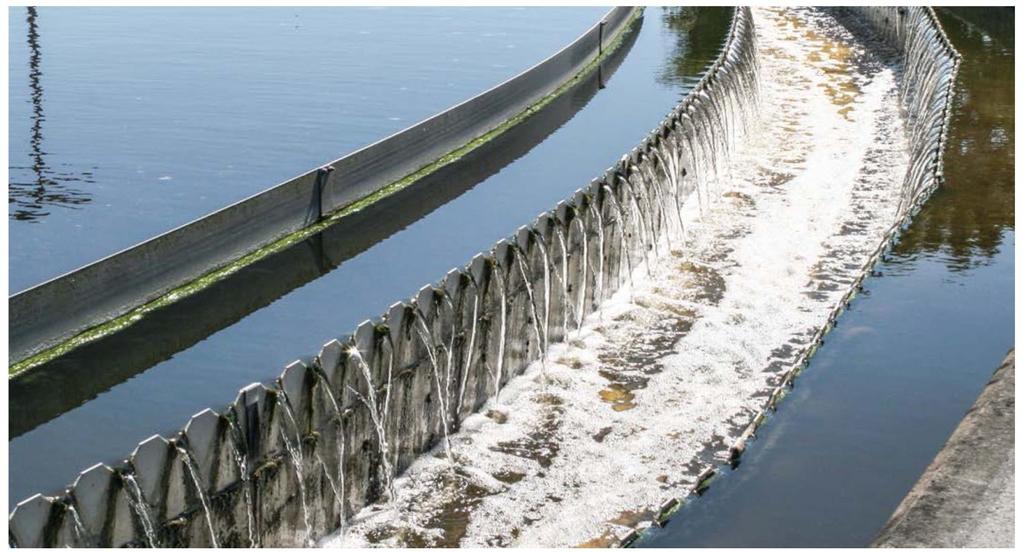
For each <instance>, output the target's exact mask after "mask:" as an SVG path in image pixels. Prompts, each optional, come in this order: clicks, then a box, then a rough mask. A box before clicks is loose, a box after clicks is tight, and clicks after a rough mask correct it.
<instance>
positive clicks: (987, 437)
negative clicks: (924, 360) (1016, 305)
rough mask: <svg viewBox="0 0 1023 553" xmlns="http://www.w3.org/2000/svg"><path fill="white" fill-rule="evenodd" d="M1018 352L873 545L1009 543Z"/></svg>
mask: <svg viewBox="0 0 1023 553" xmlns="http://www.w3.org/2000/svg"><path fill="white" fill-rule="evenodd" d="M1015 384H1016V355H1015V350H1013V351H1010V352H1009V354H1008V356H1006V358H1005V360H1004V361H1002V365H1001V366H1000V367H998V370H996V371H995V374H994V376H992V378H991V381H990V382H988V385H987V386H986V387H985V388H984V391H983V392H981V394H980V396H979V397H978V398H977V401H976V403H974V404H973V407H972V408H971V409H970V410H969V412H967V414H966V416H965V417H964V418H963V420H962V422H961V423H959V426H958V427H957V428H956V429H955V431H954V432H953V433H952V436H951V437H950V438H949V439H948V442H946V443H945V446H944V447H943V448H942V450H941V451H940V452H939V453H938V455H937V456H936V457H935V458H934V461H932V462H931V465H930V466H929V467H927V470H926V471H924V474H923V476H921V477H920V480H918V481H917V483H916V484H915V485H914V486H913V489H912V490H910V492H909V494H908V495H906V498H905V499H903V500H902V503H900V504H899V506H898V508H896V509H895V513H894V514H893V515H892V517H891V518H890V519H889V520H888V523H887V524H886V525H885V527H884V528H883V529H882V530H881V533H880V534H879V535H878V537H877V538H876V539H875V540H874V543H873V544H872V545H873V546H874V547H1013V545H1014V542H1015V530H1014V523H1015V510H1014V500H1015V493H1014V489H1015V488H1014V486H1015V462H1014V455H1015V438H1014V415H1015V401H1016V396H1015Z"/></svg>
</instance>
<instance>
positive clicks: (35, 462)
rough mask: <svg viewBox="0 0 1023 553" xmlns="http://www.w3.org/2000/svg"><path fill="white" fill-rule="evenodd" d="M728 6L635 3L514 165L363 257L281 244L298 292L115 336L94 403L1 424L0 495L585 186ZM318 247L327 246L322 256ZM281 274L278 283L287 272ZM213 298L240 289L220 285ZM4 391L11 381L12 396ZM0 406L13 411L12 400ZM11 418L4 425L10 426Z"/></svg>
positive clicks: (188, 410)
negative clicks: (629, 17)
mask: <svg viewBox="0 0 1023 553" xmlns="http://www.w3.org/2000/svg"><path fill="white" fill-rule="evenodd" d="M730 14H731V10H730V9H726V8H706V9H705V8H700V9H673V10H662V9H660V8H650V9H647V11H646V15H645V18H644V21H643V22H642V25H641V26H639V27H638V28H637V29H636V31H635V34H634V36H633V38H632V39H631V40H630V41H629V44H628V45H627V46H628V47H629V49H628V51H627V55H626V56H625V58H624V60H623V61H622V62H621V65H620V67H618V69H617V71H616V72H614V74H613V76H612V77H611V78H610V79H609V80H608V81H607V82H606V83H605V85H606V87H605V88H603V89H602V90H600V91H599V92H597V91H596V90H595V87H594V90H591V91H588V92H587V91H581V92H580V93H578V94H575V95H572V97H570V98H567V99H566V100H565V102H567V104H568V105H567V106H566V107H563V109H560V111H559V112H558V113H559V115H552V117H562V118H564V120H563V121H562V120H560V119H558V120H556V121H555V123H556V128H555V129H540V130H539V131H536V132H537V133H539V134H540V135H541V136H539V137H537V141H539V144H538V145H536V146H535V147H533V148H532V149H531V150H529V149H528V148H522V146H521V145H511V147H513V148H521V149H522V151H521V152H513V153H512V154H506V155H510V156H512V157H514V158H517V159H511V160H509V159H501V160H499V161H495V160H494V159H485V160H481V161H480V163H478V164H474V171H476V172H480V173H483V174H482V175H481V182H478V183H475V182H473V183H470V184H467V185H465V187H464V189H459V190H457V191H456V192H454V193H452V194H451V195H452V196H453V197H452V198H449V199H444V201H445V202H446V203H443V204H442V205H438V206H436V207H433V206H430V207H428V208H424V209H426V210H432V211H430V212H429V213H424V214H423V215H424V216H423V217H422V218H420V219H418V220H415V221H414V222H412V223H411V224H409V223H405V222H398V223H393V225H394V227H395V228H389V229H385V230H384V231H382V232H381V237H380V239H379V241H374V242H373V243H372V244H369V245H364V246H362V247H365V248H368V249H365V250H364V251H363V250H360V249H359V248H356V247H354V246H350V245H348V244H347V243H345V244H342V245H341V246H332V245H331V244H332V243H334V242H336V241H337V240H338V237H337V236H332V235H331V234H330V233H324V235H323V236H320V237H316V238H314V239H311V240H309V241H307V243H306V244H303V245H301V246H300V247H296V248H294V249H292V251H290V252H288V253H287V254H284V255H286V256H292V257H291V258H290V259H291V261H289V262H288V263H287V266H288V267H292V268H298V267H311V268H310V271H311V272H312V273H313V274H314V275H318V274H321V273H325V274H323V276H320V277H319V278H315V277H309V279H308V282H306V281H305V280H303V279H302V278H299V279H298V280H299V282H297V283H296V284H295V286H298V288H295V289H294V290H291V291H288V292H286V293H285V292H280V293H283V294H284V295H283V296H281V297H279V299H278V297H277V296H273V297H272V298H271V299H268V300H267V302H272V303H269V305H267V306H265V307H263V306H262V305H256V306H253V307H252V309H254V311H252V312H251V313H244V314H242V315H239V320H237V322H234V321H232V322H233V324H231V325H230V326H227V327H226V328H223V329H217V330H215V331H213V332H214V333H213V334H211V335H210V336H208V337H203V338H204V339H200V341H198V342H196V343H194V344H192V343H189V344H186V345H184V346H183V347H182V351H179V352H176V351H172V352H170V353H168V354H160V355H159V356H158V357H160V359H157V360H153V359H151V358H150V356H147V354H146V352H147V351H149V350H150V349H151V348H153V347H156V346H157V345H159V344H153V343H151V342H153V341H154V338H153V336H154V334H153V333H145V332H141V333H138V334H135V335H132V334H131V333H129V334H127V335H126V336H128V337H127V338H124V340H125V341H126V343H123V344H120V345H118V346H117V347H116V348H114V349H116V350H117V352H118V355H121V354H124V355H125V356H126V357H127V356H129V355H128V354H129V353H132V352H135V351H138V352H141V353H139V355H138V358H139V359H141V360H140V361H138V363H139V366H138V367H133V366H131V364H128V365H126V366H127V369H125V368H124V367H121V366H116V367H106V370H107V371H110V372H113V371H119V370H125V372H126V373H127V374H126V375H125V376H123V377H118V378H119V379H116V382H113V383H112V384H109V385H104V388H103V389H102V390H99V391H97V392H96V394H95V397H92V396H90V397H84V398H81V397H78V395H77V393H78V390H77V389H76V387H75V386H73V385H66V386H53V387H51V388H49V389H65V390H68V392H67V394H65V395H66V396H70V397H69V398H65V399H67V405H61V406H59V407H56V408H54V409H55V412H54V413H48V414H45V416H43V415H38V414H34V413H31V412H29V411H31V407H32V406H31V405H30V406H29V409H28V410H26V411H17V413H19V414H18V415H15V414H12V421H14V420H15V419H19V420H20V419H25V420H28V419H33V417H35V419H33V420H36V419H37V421H36V422H33V423H31V424H26V425H24V426H25V428H23V429H22V430H26V431H24V433H21V434H20V435H18V434H19V433H20V430H19V431H15V430H12V435H15V436H16V437H15V438H14V439H13V440H12V441H11V442H10V447H9V451H10V480H9V482H10V486H9V497H10V498H11V500H19V499H21V498H23V497H25V496H26V495H28V494H30V493H34V492H38V491H46V492H51V491H54V490H56V489H59V488H60V487H62V486H64V485H66V484H67V483H69V482H70V481H72V480H73V477H74V474H75V473H76V472H77V471H79V470H81V469H82V468H84V467H86V466H89V465H91V464H93V463H95V462H97V461H100V460H107V461H116V460H117V459H118V458H120V457H122V456H124V455H126V454H127V453H129V452H130V451H131V450H132V449H133V448H134V446H135V444H137V443H138V442H139V441H140V440H142V439H144V438H146V437H147V436H149V435H151V434H153V433H154V432H165V433H167V432H173V431H175V430H177V429H179V428H180V427H181V426H182V425H183V424H184V422H185V421H186V420H187V418H188V417H189V416H190V415H192V414H193V413H195V412H197V411H199V410H201V409H202V408H204V407H207V406H210V407H214V408H217V407H220V406H222V405H224V404H226V403H227V402H229V401H231V399H232V398H234V396H235V394H236V392H237V390H238V389H239V388H240V387H241V386H243V385H245V384H247V383H248V382H251V381H254V380H260V381H266V380H268V379H270V378H273V377H276V376H277V375H278V374H279V373H280V370H281V368H282V367H283V366H284V365H285V364H286V363H288V362H290V361H292V360H294V359H296V358H299V357H302V356H306V355H310V354H314V353H316V352H317V351H318V349H319V347H320V346H321V345H322V344H323V343H324V342H326V341H327V340H329V339H330V338H333V337H337V336H342V335H345V334H348V333H350V332H351V331H352V330H354V328H355V326H356V325H357V324H358V323H359V322H360V321H363V320H365V319H367V318H371V317H375V316H377V315H379V314H381V313H383V312H384V311H385V310H386V309H387V307H388V306H389V305H390V304H392V303H393V302H395V301H397V300H399V299H401V298H407V297H410V296H411V295H413V294H414V293H415V291H416V290H418V289H419V287H421V286H422V285H423V284H426V283H429V282H433V281H436V280H437V279H439V278H440V277H442V276H443V275H444V274H445V273H446V272H447V271H448V269H450V268H452V267H454V266H461V265H464V264H465V263H466V262H467V261H468V260H469V259H470V258H471V257H472V256H473V255H474V254H476V253H477V252H479V251H482V250H485V249H488V248H489V247H490V246H491V245H493V243H494V242H496V241H497V240H498V239H500V238H502V237H504V236H508V235H509V234H511V233H512V232H514V231H515V229H516V228H518V227H519V226H520V225H523V224H525V223H528V222H529V221H530V220H532V219H533V217H534V216H535V215H537V214H538V213H540V212H541V211H544V210H546V209H549V208H551V207H553V206H554V205H555V204H556V203H557V202H558V201H559V200H562V199H564V198H566V197H568V196H569V195H570V194H571V193H572V191H574V190H575V189H577V188H579V187H580V186H583V185H586V184H587V183H589V181H590V179H592V178H593V177H596V176H598V175H599V174H600V173H601V172H602V171H603V168H605V167H608V166H609V165H611V164H612V163H614V162H615V161H616V160H617V159H618V158H619V157H620V156H621V155H622V154H623V153H625V152H627V151H628V150H629V149H631V148H632V147H633V146H634V145H635V144H637V143H638V142H639V141H640V140H641V139H642V138H643V137H644V136H645V135H646V133H647V132H649V130H650V129H651V128H652V127H653V126H654V125H655V124H656V123H657V122H658V121H660V119H661V118H662V117H663V116H664V115H665V114H666V113H667V112H668V111H669V110H670V109H671V107H673V106H674V105H675V104H676V103H677V102H678V101H679V99H680V98H681V97H682V95H684V94H685V92H686V91H687V90H688V88H689V87H691V86H692V85H693V84H695V82H696V81H697V79H698V77H699V75H700V74H701V73H702V71H703V69H704V68H705V67H706V65H707V64H708V63H709V62H710V61H712V60H713V58H714V57H715V56H716V55H717V52H718V50H719V48H720V45H721V43H722V41H723V39H724V32H725V30H726V29H727V24H728V22H729V20H730ZM541 126H542V123H541ZM530 132H532V131H530ZM526 150H528V153H527V152H526ZM519 156H522V157H519ZM452 178H453V179H454V178H455V177H452ZM473 185H474V186H473ZM438 186H444V185H443V184H442V183H439V184H438ZM459 186H461V185H459ZM431 201H432V200H431ZM395 217H398V215H397V212H390V211H388V212H384V213H381V214H380V215H379V221H378V223H379V225H380V226H387V225H389V224H392V223H391V219H394V218H395ZM399 219H400V217H399ZM13 239H14V238H12V240H13ZM374 240H376V239H374ZM323 250H326V251H328V252H332V253H329V254H327V255H323V254H322V251H323ZM331 258H333V259H331ZM338 259H340V261H338ZM296 270H297V269H296ZM293 272H294V271H291V272H287V273H284V274H285V275H286V276H285V277H280V278H294V276H293ZM260 274H263V275H264V276H265V275H270V276H268V277H267V278H266V279H265V280H266V281H271V282H275V281H277V280H279V278H277V276H276V275H277V274H278V273H275V272H274V270H273V269H270V268H267V269H263V268H257V269H254V270H253V271H250V275H253V276H251V278H252V279H253V281H256V280H258V279H259V278H260ZM217 293H218V294H223V295H224V296H225V297H231V294H242V292H240V291H239V288H238V287H237V286H232V285H231V284H230V283H229V284H228V285H226V286H225V287H223V288H220V289H217ZM208 299H209V301H203V302H197V303H202V304H203V305H196V306H195V308H196V309H197V310H199V309H202V308H204V307H205V306H206V304H209V303H214V304H215V303H216V299H215V298H208ZM246 301H249V302H250V303H252V302H253V301H255V300H252V299H251V298H247V299H246ZM231 303H237V302H231ZM195 320H196V318H195V316H194V314H192V316H189V314H188V313H182V314H181V315H180V321H179V322H180V324H181V325H182V326H185V325H195V324H196V323H195ZM161 340H162V338H161ZM125 352H128V353H125ZM86 357H88V356H80V357H79V358H77V359H68V360H64V361H65V362H66V366H65V367H63V368H65V369H67V370H68V371H75V370H78V371H82V372H81V374H94V375H95V374H102V373H104V369H103V368H102V365H103V363H104V362H107V363H109V360H110V359H112V357H110V356H109V355H98V356H93V358H91V359H90V358H86ZM96 367H99V368H98V369H97V368H96ZM147 367H149V368H148V369H147ZM144 369H145V370H144ZM143 370H144V372H139V371H143ZM90 371H92V372H90ZM96 371H99V372H98V373H97V372H96ZM66 374H74V373H73V372H69V373H66ZM42 387H43V388H45V386H42ZM17 395H19V393H18V392H17V391H13V389H12V397H16V396H17ZM49 399H52V400H56V401H60V400H61V398H59V397H53V398H49ZM15 401H16V400H15ZM82 402H84V404H81V403H82ZM79 404H81V405H79ZM67 409H70V410H67ZM64 411H66V412H64ZM11 412H12V413H15V412H16V409H15V407H14V406H13V405H12V407H11ZM60 412H63V414H60V415H59V416H57V417H56V418H52V417H53V416H55V414H59V413H60ZM37 415H38V416H37ZM50 419H52V420H50ZM46 421H48V422H46ZM16 424H17V423H16V422H12V428H14V427H15V425H16Z"/></svg>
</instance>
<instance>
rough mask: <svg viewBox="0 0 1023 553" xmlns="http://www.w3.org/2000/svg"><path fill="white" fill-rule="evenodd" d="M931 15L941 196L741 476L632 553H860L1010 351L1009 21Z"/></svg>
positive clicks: (857, 305)
mask: <svg viewBox="0 0 1023 553" xmlns="http://www.w3.org/2000/svg"><path fill="white" fill-rule="evenodd" d="M938 15H939V17H940V20H941V23H942V25H943V26H944V28H945V30H946V32H947V33H948V35H949V38H950V39H951V40H952V42H953V44H954V45H955V47H956V48H957V49H958V50H959V52H960V53H961V54H962V55H963V63H962V66H961V68H960V72H959V80H958V85H957V91H956V96H955V102H954V112H953V117H952V130H951V133H950V136H949V144H948V149H947V150H946V154H945V155H946V157H945V175H946V177H947V179H948V180H947V182H946V183H945V184H944V186H943V187H942V188H941V189H939V190H938V191H937V192H936V193H935V194H934V196H933V197H932V198H931V199H930V200H929V201H928V203H927V204H926V205H925V207H924V209H923V210H922V211H921V212H920V214H919V215H918V216H917V217H916V219H915V220H914V222H913V225H912V226H911V227H910V229H909V231H908V232H907V233H905V234H904V235H903V236H902V237H901V239H900V242H899V244H898V246H897V247H896V248H895V249H894V251H893V253H892V256H891V258H890V260H889V261H887V262H886V263H882V264H881V265H880V266H879V267H878V270H879V274H876V275H874V276H873V277H871V278H869V279H868V280H867V281H866V282H865V285H864V288H865V290H864V293H863V294H862V295H861V296H859V297H858V298H857V299H856V300H855V301H854V302H853V304H852V308H851V309H850V311H848V312H847V313H845V314H844V315H843V316H842V317H841V318H840V319H839V324H838V327H837V328H836V329H835V330H834V331H832V333H831V334H829V335H828V338H827V341H826V343H825V345H824V346H823V347H822V348H821V349H820V351H819V352H818V353H817V354H816V356H815V357H814V358H813V359H812V361H811V363H810V365H809V367H808V368H807V370H806V371H805V372H804V373H803V374H802V376H800V378H799V379H798V380H797V381H796V387H795V389H794V390H793V391H792V392H791V394H790V395H789V396H788V398H787V399H786V400H785V401H784V402H783V403H782V406H781V408H780V409H779V411H778V412H777V413H776V414H775V415H773V416H772V417H771V418H770V419H769V420H768V422H767V423H766V424H765V426H764V427H763V428H762V429H761V431H760V437H759V438H758V439H757V440H756V441H754V442H752V444H751V446H750V447H749V448H748V449H747V452H746V454H745V455H744V456H743V462H742V464H741V465H740V466H739V468H738V469H737V470H735V471H732V472H728V473H727V474H726V476H725V477H723V478H721V479H719V480H717V481H715V482H714V483H713V485H711V487H710V488H709V489H708V491H707V492H706V494H705V495H704V496H703V497H700V498H699V499H696V500H695V501H693V502H692V503H691V504H690V505H689V506H687V507H685V508H683V509H682V510H681V511H679V513H678V514H677V515H676V516H675V517H674V518H673V519H672V520H671V521H670V522H669V523H668V525H667V527H666V528H664V529H655V530H654V531H652V532H651V533H650V534H649V535H648V536H647V539H645V540H643V541H642V542H640V543H641V545H644V546H652V547H750V546H754V547H865V546H866V545H868V544H869V543H870V541H871V540H872V539H873V538H874V537H875V536H876V534H877V532H878V531H879V530H880V529H881V527H882V526H883V525H884V524H885V522H886V521H887V519H888V517H889V516H890V515H891V514H892V512H893V511H894V510H895V508H896V506H897V505H898V504H899V502H900V501H901V500H902V498H903V497H904V496H905V495H906V493H907V492H908V491H909V490H910V488H911V487H912V486H913V484H914V483H915V482H916V480H917V479H918V478H919V477H920V475H921V474H922V473H923V471H924V470H925V469H926V467H927V466H928V464H929V463H930V462H931V460H932V459H933V458H934V456H935V455H936V454H937V452H938V451H939V450H940V448H941V447H942V445H943V444H944V442H945V440H946V439H947V438H948V436H949V435H950V434H951V433H952V431H953V429H954V428H955V427H956V425H957V424H959V422H960V420H961V419H962V417H963V415H964V414H965V412H966V410H967V409H969V408H970V406H971V405H972V404H973V402H974V401H975V400H976V398H977V395H978V394H979V393H980V391H981V389H982V388H983V387H984V385H985V384H986V383H987V381H988V379H989V378H990V377H991V374H992V372H993V371H994V369H995V367H997V366H998V364H999V363H1000V362H1001V360H1002V358H1003V357H1004V355H1005V354H1006V352H1007V350H1008V349H1009V348H1010V347H1012V346H1013V340H1014V331H1015V325H1014V312H1013V306H1014V303H1015V302H1014V298H1015V295H1014V277H1015V256H1014V250H1015V228H1014V214H1015V210H1014V165H1015V159H1014V150H1013V148H1014V144H1015V136H1014V135H1015V132H1014V111H1015V110H1014V102H1015V99H1014V74H1013V67H1014V50H1015V48H1014V36H1013V32H1014V26H1013V9H1012V8H1000V9H993V8H979V9H973V8H966V9H963V8H955V9H944V8H941V9H938Z"/></svg>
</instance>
